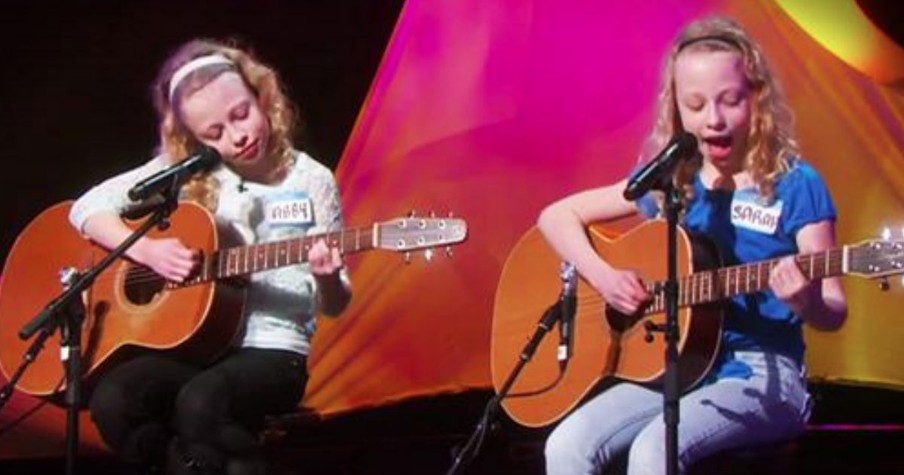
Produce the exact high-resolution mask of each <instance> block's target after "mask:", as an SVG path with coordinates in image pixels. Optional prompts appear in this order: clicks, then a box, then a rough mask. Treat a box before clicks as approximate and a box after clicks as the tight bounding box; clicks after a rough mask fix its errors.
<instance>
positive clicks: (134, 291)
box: [125, 267, 166, 305]
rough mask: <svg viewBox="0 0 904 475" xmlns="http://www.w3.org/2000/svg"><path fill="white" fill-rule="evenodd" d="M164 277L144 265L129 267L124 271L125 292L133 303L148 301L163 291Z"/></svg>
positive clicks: (145, 302)
mask: <svg viewBox="0 0 904 475" xmlns="http://www.w3.org/2000/svg"><path fill="white" fill-rule="evenodd" d="M164 285H166V279H164V278H163V277H160V276H159V275H157V274H156V273H154V271H152V270H150V269H148V268H145V267H131V268H129V270H128V271H127V272H126V283H125V294H126V298H127V299H129V302H131V303H133V304H135V305H145V304H148V303H150V302H151V301H153V300H154V298H156V297H157V295H159V294H160V292H161V291H163V287H164Z"/></svg>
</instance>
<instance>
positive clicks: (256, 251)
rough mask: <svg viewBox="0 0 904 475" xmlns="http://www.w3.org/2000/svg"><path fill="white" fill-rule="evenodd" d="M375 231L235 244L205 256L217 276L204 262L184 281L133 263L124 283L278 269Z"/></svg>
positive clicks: (357, 242)
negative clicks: (325, 243) (322, 243)
mask: <svg viewBox="0 0 904 475" xmlns="http://www.w3.org/2000/svg"><path fill="white" fill-rule="evenodd" d="M420 231H424V230H423V229H421V230H420ZM424 232H426V231H424ZM375 234H376V232H375V231H374V230H373V228H372V227H371V226H363V227H358V228H348V229H345V230H342V231H334V232H330V233H325V234H320V235H316V236H305V237H302V238H298V239H292V240H285V241H276V242H270V243H260V244H252V245H249V246H239V247H233V248H224V249H221V250H218V251H215V252H214V253H212V254H210V256H209V257H207V259H206V262H208V263H210V265H209V271H208V273H207V275H211V274H213V275H215V277H212V278H206V279H205V278H201V277H203V276H204V275H205V272H204V270H205V269H204V268H203V264H202V266H201V269H200V271H199V272H197V273H196V274H195V275H194V276H193V277H191V278H189V279H186V280H185V281H184V282H172V281H168V280H166V279H165V278H163V277H162V276H161V275H159V274H158V273H157V272H155V271H154V270H153V269H151V268H149V267H147V266H144V265H133V266H131V267H129V268H128V270H126V277H125V282H126V285H143V284H151V283H153V284H158V283H159V282H164V285H166V284H167V283H172V284H173V285H174V288H181V287H187V286H191V285H194V284H197V283H201V282H207V281H211V280H216V279H217V278H226V277H235V276H240V275H245V274H250V273H254V272H258V271H262V270H268V269H271V268H275V267H281V266H284V265H290V264H301V263H304V262H307V256H298V257H296V258H295V259H300V260H297V261H293V262H290V263H289V264H278V262H279V261H280V260H281V258H288V259H291V258H293V255H292V252H293V248H295V249H297V250H298V251H301V250H305V251H306V250H309V249H310V247H311V246H312V245H313V242H315V241H316V240H317V239H321V238H325V239H327V240H330V238H332V241H333V244H335V243H341V246H340V247H341V249H342V253H343V254H345V253H347V252H348V251H346V249H348V248H352V249H353V250H360V249H361V244H362V242H364V243H370V242H372V239H373V236H374V235H375ZM402 234H405V233H402ZM453 238H454V239H445V238H443V239H440V240H441V241H443V242H442V245H451V244H454V243H456V242H459V241H460V240H458V238H455V237H454V236H453ZM399 239H400V240H402V238H399ZM384 240H386V241H393V238H392V233H390V234H389V235H388V236H387V237H386V239H384ZM299 243H300V244H299ZM298 246H300V247H298ZM405 246H406V247H407V248H412V245H411V244H410V243H407V242H406V245H405ZM418 246H419V247H418V249H426V248H429V247H434V246H426V245H424V246H421V245H418ZM232 249H245V251H238V252H235V253H234V254H233V255H232V256H228V257H227V260H226V262H225V263H224V264H225V271H226V272H225V274H226V275H221V274H223V272H222V271H223V270H224V269H222V268H221V266H220V265H219V264H221V263H222V262H221V261H220V259H221V256H222V255H223V254H222V253H223V252H229V251H230V250H232ZM261 251H263V254H264V256H265V257H264V262H265V263H269V262H270V261H271V259H272V260H273V262H275V263H277V265H275V266H267V265H266V264H265V265H264V267H262V268H258V265H257V261H256V259H257V256H258V255H260V252H261ZM249 256H252V257H250V258H249ZM286 256H288V257H286ZM230 259H232V260H230ZM249 259H251V260H252V261H255V262H254V263H253V264H251V265H249V264H250V263H249V262H248V260H249ZM286 262H288V261H286ZM241 264H244V265H243V266H242V265H241ZM233 266H234V267H235V269H236V270H235V271H233V272H230V270H231V268H232V267H233ZM240 267H241V268H242V269H245V270H243V271H238V269H239V268H240ZM118 275H119V273H118V272H114V273H109V272H104V273H102V275H101V276H99V277H98V278H97V279H96V280H95V281H96V282H97V281H101V282H104V281H108V280H112V279H116V278H117V277H118Z"/></svg>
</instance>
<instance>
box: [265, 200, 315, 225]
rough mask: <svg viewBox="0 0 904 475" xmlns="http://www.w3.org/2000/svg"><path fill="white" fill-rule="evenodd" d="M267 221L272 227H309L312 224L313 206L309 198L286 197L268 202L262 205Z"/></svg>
mask: <svg viewBox="0 0 904 475" xmlns="http://www.w3.org/2000/svg"><path fill="white" fill-rule="evenodd" d="M264 212H265V213H266V216H267V221H269V222H270V224H271V225H273V226H310V225H312V224H314V206H313V204H312V203H311V198H309V197H307V196H304V197H301V196H294V197H287V196H283V197H280V199H276V200H273V201H268V202H267V203H266V204H265V205H264Z"/></svg>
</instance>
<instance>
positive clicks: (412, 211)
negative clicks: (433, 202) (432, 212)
mask: <svg viewBox="0 0 904 475" xmlns="http://www.w3.org/2000/svg"><path fill="white" fill-rule="evenodd" d="M416 214H417V213H416V212H415V211H414V210H413V209H412V210H408V217H409V218H413V217H414V216H415V215H416Z"/></svg>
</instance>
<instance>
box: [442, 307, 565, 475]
mask: <svg viewBox="0 0 904 475" xmlns="http://www.w3.org/2000/svg"><path fill="white" fill-rule="evenodd" d="M561 318H562V317H561V306H560V304H559V303H558V302H557V303H555V304H553V305H552V306H551V307H549V308H548V309H547V310H546V312H545V313H544V314H543V316H542V317H541V318H540V321H539V322H538V323H537V329H536V330H535V331H534V334H533V336H531V338H530V340H529V341H528V342H527V344H526V345H525V346H524V349H523V350H522V351H521V355H520V356H519V358H518V363H517V364H516V365H515V367H514V368H513V369H512V371H511V373H509V375H508V377H507V378H506V380H505V383H503V385H502V388H500V390H499V391H498V392H497V393H496V395H495V396H493V397H492V398H491V399H490V400H489V402H487V405H486V407H485V408H484V410H483V415H482V416H481V417H480V422H478V423H477V427H475V428H474V432H473V433H472V434H471V437H470V438H469V439H468V441H467V442H466V443H465V445H464V446H463V447H462V448H461V449H459V450H458V453H457V454H456V455H455V460H454V462H453V463H452V466H451V467H450V468H449V470H448V471H447V472H446V475H455V474H457V473H460V470H461V469H462V467H464V465H462V464H464V463H470V462H471V461H472V460H474V457H476V456H477V452H478V451H479V450H480V446H481V445H482V444H483V440H484V438H485V437H486V432H487V428H489V426H490V424H491V423H492V420H493V419H494V418H495V417H496V414H497V413H498V412H499V407H500V405H501V404H502V400H503V399H505V397H506V396H508V393H509V391H511V389H512V386H513V385H514V384H515V380H516V379H517V378H518V376H519V375H520V374H521V371H522V370H523V369H524V366H525V365H526V364H527V363H529V362H530V360H531V358H533V356H534V353H536V351H537V347H538V346H539V345H540V342H541V341H542V340H543V337H545V336H546V334H547V333H549V330H550V329H552V327H553V325H555V323H556V321H559V322H561ZM562 370H563V371H564V365H563V368H562Z"/></svg>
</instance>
